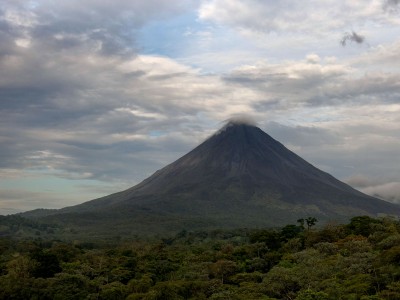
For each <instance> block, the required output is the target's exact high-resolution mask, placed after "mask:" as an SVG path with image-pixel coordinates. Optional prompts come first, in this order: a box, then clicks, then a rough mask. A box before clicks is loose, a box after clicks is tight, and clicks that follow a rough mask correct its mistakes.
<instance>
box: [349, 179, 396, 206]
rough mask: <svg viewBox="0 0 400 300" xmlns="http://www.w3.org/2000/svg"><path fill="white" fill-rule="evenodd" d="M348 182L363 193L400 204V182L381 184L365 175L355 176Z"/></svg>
mask: <svg viewBox="0 0 400 300" xmlns="http://www.w3.org/2000/svg"><path fill="white" fill-rule="evenodd" d="M346 182H347V183H348V184H350V185H352V186H353V187H355V188H358V189H360V190H361V191H362V192H364V193H366V194H368V195H371V196H374V197H378V198H381V199H384V200H387V201H391V202H395V203H400V182H398V181H394V182H379V179H378V180H376V179H371V178H369V177H367V176H363V175H355V176H352V177H350V178H348V179H347V180H346Z"/></svg>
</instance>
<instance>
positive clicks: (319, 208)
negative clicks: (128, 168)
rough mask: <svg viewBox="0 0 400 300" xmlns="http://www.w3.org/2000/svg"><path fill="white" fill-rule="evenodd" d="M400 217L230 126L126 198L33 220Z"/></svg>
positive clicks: (264, 222)
mask: <svg viewBox="0 0 400 300" xmlns="http://www.w3.org/2000/svg"><path fill="white" fill-rule="evenodd" d="M378 213H384V214H390V215H400V206H398V205H395V204H392V203H389V202H386V201H383V200H380V199H377V198H374V197H371V196H367V195H365V194H363V193H361V192H359V191H357V190H355V189H353V188H352V187H350V186H349V185H346V184H345V183H343V182H341V181H339V180H337V179H335V178H334V177H333V176H331V175H329V174H327V173H325V172H323V171H321V170H319V169H317V168H315V167H314V166H312V165H311V164H309V163H308V162H306V161H305V160H303V159H302V158H300V157H299V156H297V155H296V154H295V153H293V152H292V151H290V150H288V149H287V148H285V147H284V146H283V145H282V144H281V143H279V142H278V141H276V140H274V139H273V138H272V137H270V136H269V135H268V134H266V133H265V132H263V131H262V130H261V129H259V128H258V127H256V126H253V125H249V124H245V123H240V122H230V123H228V124H227V125H225V126H224V127H223V128H222V129H221V130H219V131H218V132H217V133H215V134H214V135H213V136H211V137H210V138H208V139H207V140H206V141H204V142H203V143H202V144H201V145H199V146H198V147H196V148H195V149H193V150H192V151H191V152H189V153H188V154H186V155H184V156H183V157H181V158H180V159H178V160H177V161H175V162H173V163H172V164H170V165H168V166H166V167H165V168H163V169H161V170H159V171H157V172H155V173H154V174H153V175H152V176H150V177H149V178H147V179H145V180H144V181H143V182H141V183H140V184H138V185H136V186H134V187H132V188H130V189H127V190H125V191H122V192H119V193H115V194H112V195H109V196H106V197H102V198H99V199H95V200H92V201H88V202H85V203H83V204H80V205H76V206H72V207H66V208H63V209H60V210H55V211H54V210H53V211H49V212H46V211H40V212H35V211H32V212H28V213H26V216H30V217H35V216H36V217H38V216H39V215H40V218H41V219H45V220H47V221H50V220H51V221H56V222H61V223H63V224H66V225H68V226H71V227H77V228H81V229H87V230H89V231H90V232H92V231H103V232H108V233H109V234H112V233H118V234H143V233H145V234H148V233H166V232H169V233H172V232H177V231H180V230H182V229H187V230H208V229H212V228H245V227H247V228H254V227H265V226H281V225H286V224H289V223H292V224H293V223H295V222H296V220H297V219H299V218H303V217H308V216H313V217H316V218H317V219H318V220H319V221H322V222H324V221H329V220H331V221H339V222H342V221H343V222H344V221H346V220H348V219H349V218H350V217H352V216H357V215H369V216H376V215H377V214H378Z"/></svg>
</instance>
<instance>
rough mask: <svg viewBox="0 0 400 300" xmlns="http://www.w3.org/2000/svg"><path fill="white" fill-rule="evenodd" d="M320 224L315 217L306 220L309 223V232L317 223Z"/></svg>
mask: <svg viewBox="0 0 400 300" xmlns="http://www.w3.org/2000/svg"><path fill="white" fill-rule="evenodd" d="M317 222H318V220H317V219H316V218H314V217H308V218H307V219H306V223H307V231H310V229H311V227H312V226H314V225H315V224H316V223H317Z"/></svg>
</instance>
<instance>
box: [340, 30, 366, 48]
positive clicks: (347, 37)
mask: <svg viewBox="0 0 400 300" xmlns="http://www.w3.org/2000/svg"><path fill="white" fill-rule="evenodd" d="M364 41H365V37H364V36H362V35H360V34H358V33H357V32H355V31H353V32H352V33H348V32H346V33H345V34H344V36H343V37H342V39H341V40H340V44H341V45H342V46H343V47H345V46H346V45H347V43H348V42H355V43H357V44H362V43H364Z"/></svg>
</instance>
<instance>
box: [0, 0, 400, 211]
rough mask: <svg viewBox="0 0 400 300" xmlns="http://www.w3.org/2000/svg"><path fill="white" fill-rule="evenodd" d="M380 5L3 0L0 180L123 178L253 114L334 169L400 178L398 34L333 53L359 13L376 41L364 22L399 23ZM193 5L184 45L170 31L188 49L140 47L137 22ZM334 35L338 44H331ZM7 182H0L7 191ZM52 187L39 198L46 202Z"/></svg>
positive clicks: (133, 177) (141, 174) (146, 171)
mask: <svg viewBox="0 0 400 300" xmlns="http://www.w3.org/2000/svg"><path fill="white" fill-rule="evenodd" d="M373 3H375V2H371V1H367V2H365V3H361V2H360V3H358V2H354V1H339V2H337V1H335V2H333V1H328V2H318V3H316V2H302V3H300V2H293V1H282V2H281V1H275V2H271V1H256V0H250V1H248V2H243V1H236V0H233V1H224V0H214V1H205V2H202V3H201V4H196V3H194V2H192V1H172V2H171V1H166V0H165V1H153V0H150V1H122V0H119V1H117V2H113V3H111V2H110V3H108V2H104V1H103V2H102V1H100V2H99V1H89V0H85V1H76V0H73V1H60V2H57V3H55V2H54V1H47V0H43V1H38V2H35V1H18V0H13V1H9V0H6V1H3V2H2V3H1V8H0V104H1V106H0V143H1V145H2V146H1V147H0V157H1V158H2V159H1V160H0V178H2V179H3V178H7V180H11V181H12V182H13V183H14V184H15V185H16V186H17V183H18V182H21V181H24V180H25V176H27V175H26V174H35V175H37V174H43V173H45V174H48V176H50V177H54V178H57V179H59V180H62V181H63V182H64V183H65V182H75V184H80V183H81V181H87V180H90V181H92V182H96V183H97V186H101V185H104V183H105V182H107V183H110V185H112V186H114V187H117V186H118V188H120V187H121V186H122V185H123V186H124V187H129V186H132V185H134V184H136V183H138V182H139V181H140V180H142V179H144V178H146V177H147V176H149V175H151V173H153V172H154V171H155V170H157V169H159V168H161V167H163V166H165V165H166V164H168V163H170V162H172V161H173V160H175V159H177V158H178V157H180V156H181V155H183V154H185V153H186V152H187V151H189V150H191V149H192V148H193V147H195V146H196V145H197V144H199V143H200V142H201V141H202V140H203V139H205V138H206V137H208V136H210V135H211V134H212V133H213V132H214V131H215V130H217V129H218V128H219V127H220V126H221V123H220V122H221V121H222V120H226V119H228V118H230V117H231V116H241V115H248V116H251V117H252V118H253V119H254V120H255V122H256V123H257V124H259V126H260V127H262V128H263V129H264V130H266V131H267V132H269V133H271V135H272V136H273V137H274V138H276V139H278V140H280V141H282V142H283V143H284V144H285V145H287V146H288V147H289V148H290V149H292V150H294V151H295V152H297V153H298V154H300V155H301V156H303V157H304V158H306V159H307V160H309V161H310V162H312V163H314V164H316V165H317V166H318V167H320V168H321V169H323V170H325V171H328V172H331V173H333V174H334V175H335V176H337V177H339V178H348V177H350V176H352V175H354V174H369V175H370V178H371V180H372V181H375V182H378V183H379V184H385V183H390V182H396V178H398V177H399V170H398V165H400V162H399V161H398V153H399V152H400V145H399V142H398V141H399V140H400V136H399V132H400V127H399V124H400V117H399V112H400V106H399V104H398V99H399V96H400V92H399V91H400V81H399V78H400V76H399V71H398V70H399V67H400V66H399V63H398V62H400V57H399V53H400V46H399V45H400V44H399V43H398V42H392V43H388V42H386V43H381V44H379V45H373V46H371V47H369V48H368V49H361V50H362V51H363V52H362V53H357V55H353V54H352V52H351V50H352V49H349V50H350V51H341V52H340V53H339V52H338V53H336V52H335V51H336V50H335V49H338V48H339V47H338V45H337V40H338V39H340V35H341V33H342V32H343V30H346V29H345V28H352V26H353V24H358V25H357V28H362V32H363V33H364V32H365V33H366V34H367V35H368V40H369V41H371V39H372V38H373V36H374V35H373V34H371V31H368V30H366V29H365V27H364V26H363V25H362V24H363V22H364V21H365V20H371V22H378V21H379V20H381V21H382V23H381V24H386V23H385V22H389V21H388V20H392V19H391V18H393V16H391V15H390V16H389V15H387V14H386V15H385V14H381V12H380V13H379V14H380V15H379V14H378V11H379V10H380V11H381V10H382V7H381V6H379V5H373ZM375 4H376V3H375ZM196 5H200V8H199V11H198V13H199V16H200V19H199V20H195V21H193V22H196V24H195V25H196V26H198V27H196V26H195V25H193V24H191V25H192V26H193V28H195V29H193V32H196V33H197V34H192V35H191V36H190V38H191V39H190V40H189V41H190V42H193V43H192V44H191V45H190V47H189V46H188V45H186V44H185V43H186V42H187V41H183V42H182V41H169V40H166V41H163V42H165V43H168V45H170V44H174V43H176V48H181V47H182V48H185V47H189V48H190V51H193V52H192V53H194V54H193V56H180V57H173V56H171V57H166V56H165V55H162V54H155V53H154V52H151V51H148V52H151V53H152V54H149V53H147V54H145V53H143V51H142V52H141V45H139V44H138V40H137V39H136V37H137V34H138V32H139V31H141V30H142V29H143V28H144V27H145V26H147V25H148V24H151V23H152V22H160V24H161V25H160V26H162V24H163V23H162V21H163V20H164V19H167V18H169V17H175V16H176V15H179V14H181V13H184V12H186V11H187V10H188V9H194V8H195V7H196ZM328 5H330V6H331V9H327V7H328ZM289 8H290V9H289ZM312 12H315V13H312ZM191 13H192V15H191V16H193V15H194V12H191ZM381 15H382V16H381ZM185 18H187V15H185V16H184V17H183V19H185ZM370 18H372V19H370ZM385 18H386V19H385ZM179 24H180V23H179ZM199 24H200V25H199ZM350 25H351V26H350ZM181 31H182V36H183V33H184V32H185V31H186V30H185V29H184V28H182V30H181ZM249 32H250V33H249ZM200 33H202V34H200ZM254 34H256V35H258V37H259V36H260V35H262V36H264V39H254ZM195 36H199V37H198V38H199V40H195V38H196V37H195ZM265 36H267V38H265ZM220 37H221V38H220ZM184 38H185V37H182V39H184ZM329 40H332V41H333V42H332V45H333V46H332V47H333V48H332V49H334V50H331V49H328V50H329V51H328V50H327V49H326V48H324V47H325V42H326V41H329ZM350 41H352V40H351V39H350V40H346V42H350ZM239 42H240V43H239ZM224 43H225V44H224ZM163 45H164V44H163ZM213 47H214V48H213ZM238 48H239V49H238ZM254 49H256V51H254ZM271 49H275V50H273V51H272V50H271ZM298 49H299V50H298ZM179 50H181V51H182V52H179V53H185V51H187V49H179ZM339 50H340V49H339ZM344 52H346V53H344ZM177 53H178V52H177ZM215 65H223V66H224V70H223V72H219V71H216V70H218V68H216V69H215V68H214V66H215ZM199 66H201V68H200V67H199ZM378 179H379V180H378ZM2 182H3V183H2ZM8 183H9V182H6V183H4V179H3V181H1V180H0V188H3V187H5V186H7V185H6V184H8ZM121 183H122V184H121ZM372 184H373V182H372V183H371V185H372ZM11 187H12V186H11ZM94 188H96V184H95V185H94ZM8 189H9V190H10V189H12V190H14V192H15V191H16V190H18V189H17V188H10V187H8ZM107 190H108V189H107ZM117 190H118V189H115V190H113V189H112V188H111V187H110V189H109V191H117ZM14 192H13V193H14ZM26 192H28V191H27V190H26ZM82 193H84V195H86V196H87V197H89V196H90V195H92V194H89V192H88V189H87V190H85V191H84V192H82ZM9 195H10V194H9ZM14 195H15V197H14V198H13V199H17V198H18V197H19V198H20V199H22V200H23V201H22V202H21V203H25V204H21V207H22V206H23V205H26V206H27V207H28V208H31V206H29V205H28V203H27V202H24V201H25V200H24V199H28V198H27V197H26V196H25V195H22V194H16V193H14ZM3 196H4V197H3V198H2V199H6V198H7V197H8V198H7V199H8V200H7V201H9V200H10V199H11V198H10V197H9V196H7V195H6V194H3ZM17 196H18V197H17ZM86 196H85V197H86ZM40 197H41V195H39V194H37V196H35V199H36V198H37V199H39V198H40ZM82 197H83V196H82ZM50 198H51V195H50V194H47V196H46V195H43V199H44V200H45V202H43V203H44V204H43V205H42V206H44V205H45V204H46V205H47V203H50V202H47V201H50V200H51V199H50ZM84 200H89V199H87V198H85V199H81V201H84ZM10 201H11V200H10ZM26 201H28V200H26ZM55 201H66V199H59V198H55ZM36 204H37V203H36ZM49 205H50V204H49ZM7 207H11V206H7ZM50 207H53V206H52V204H51V205H50Z"/></svg>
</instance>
